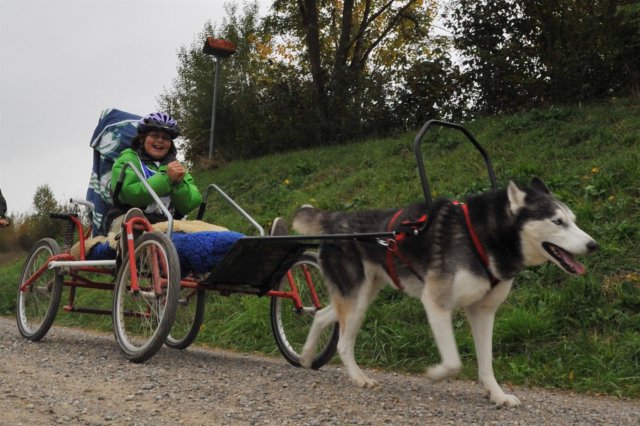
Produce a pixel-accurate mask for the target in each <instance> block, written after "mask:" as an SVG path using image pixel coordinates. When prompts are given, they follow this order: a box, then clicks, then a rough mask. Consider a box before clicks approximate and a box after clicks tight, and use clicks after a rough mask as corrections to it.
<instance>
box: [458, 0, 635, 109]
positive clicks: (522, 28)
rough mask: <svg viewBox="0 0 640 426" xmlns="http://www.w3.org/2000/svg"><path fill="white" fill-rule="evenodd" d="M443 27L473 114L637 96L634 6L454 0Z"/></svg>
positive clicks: (585, 0) (624, 0) (566, 0)
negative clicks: (458, 55) (460, 61)
mask: <svg viewBox="0 0 640 426" xmlns="http://www.w3.org/2000/svg"><path fill="white" fill-rule="evenodd" d="M448 24H449V26H450V28H451V29H452V31H453V33H454V45H455V46H456V47H457V48H458V49H459V50H460V51H461V52H462V55H463V57H464V64H465V65H466V72H465V76H466V77H467V80H466V82H467V85H466V87H467V90H468V91H471V92H474V93H475V94H476V95H477V96H476V97H475V102H474V104H473V108H474V110H475V111H476V112H479V113H482V114H487V113H489V114H491V113H504V112H509V111H516V110H518V109H519V108H523V107H525V108H527V107H530V106H531V105H540V104H549V103H553V104H559V103H568V102H570V103H574V102H580V101H585V100H590V99H602V98H606V97H609V96H612V95H622V96H627V95H632V94H635V95H637V94H638V93H640V60H639V59H638V55H637V54H636V53H635V52H637V51H638V49H640V6H639V5H638V3H637V1H635V0H605V1H597V2H594V1H590V0H580V1H574V0H561V1H558V0H536V1H527V2H521V1H515V0H496V1H491V2H476V1H472V0H457V1H455V2H454V3H453V8H452V11H451V14H450V16H449V19H448Z"/></svg>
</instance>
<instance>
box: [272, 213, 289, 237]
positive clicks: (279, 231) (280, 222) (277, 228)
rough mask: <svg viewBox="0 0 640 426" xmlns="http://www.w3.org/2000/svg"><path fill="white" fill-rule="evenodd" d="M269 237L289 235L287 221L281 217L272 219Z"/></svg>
mask: <svg viewBox="0 0 640 426" xmlns="http://www.w3.org/2000/svg"><path fill="white" fill-rule="evenodd" d="M269 235H270V236H272V237H273V236H276V235H289V227H288V226H287V221H286V220H284V218H282V217H276V218H275V219H273V223H272V224H271V231H270V232H269Z"/></svg>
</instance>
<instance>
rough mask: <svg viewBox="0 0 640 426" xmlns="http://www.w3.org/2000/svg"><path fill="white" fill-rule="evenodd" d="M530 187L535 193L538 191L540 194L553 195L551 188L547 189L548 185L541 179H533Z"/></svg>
mask: <svg viewBox="0 0 640 426" xmlns="http://www.w3.org/2000/svg"><path fill="white" fill-rule="evenodd" d="M529 186H530V187H531V189H533V190H534V191H538V192H542V193H543V194H549V195H551V191H549V188H547V185H546V184H545V183H544V182H543V181H542V179H540V178H537V177H534V178H533V179H531V182H530V183H529Z"/></svg>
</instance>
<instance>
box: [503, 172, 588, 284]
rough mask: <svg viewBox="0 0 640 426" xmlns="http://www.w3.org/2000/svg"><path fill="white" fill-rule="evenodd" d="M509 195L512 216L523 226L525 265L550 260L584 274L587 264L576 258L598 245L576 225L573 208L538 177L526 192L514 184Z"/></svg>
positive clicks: (569, 269) (570, 270)
mask: <svg viewBox="0 0 640 426" xmlns="http://www.w3.org/2000/svg"><path fill="white" fill-rule="evenodd" d="M507 195H508V198H509V210H510V213H511V214H512V215H514V216H515V220H516V223H517V224H518V225H519V231H520V241H521V243H522V250H523V256H524V263H525V265H526V266H532V265H539V264H541V263H544V262H546V261H547V260H550V261H552V262H553V263H555V264H556V265H558V266H559V267H560V268H561V269H562V270H564V271H565V272H568V273H569V274H575V275H582V274H584V273H585V268H584V265H583V264H582V263H580V262H578V261H577V260H576V259H575V255H580V254H587V253H591V252H593V251H595V250H596V248H597V244H596V242H595V241H594V239H593V238H591V236H589V234H587V233H586V232H584V231H583V230H582V229H580V228H579V227H578V226H577V225H576V223H575V215H574V214H573V212H572V211H571V210H570V209H569V207H567V206H566V205H565V204H564V203H562V202H560V201H559V200H557V199H556V198H555V197H554V196H553V195H552V194H551V192H550V191H549V189H548V188H547V186H546V185H545V183H544V182H543V181H542V180H540V179H538V178H534V179H533V180H531V183H530V184H529V186H528V187H526V188H524V189H520V188H519V187H518V186H517V185H516V184H515V183H513V182H510V183H509V187H508V188H507Z"/></svg>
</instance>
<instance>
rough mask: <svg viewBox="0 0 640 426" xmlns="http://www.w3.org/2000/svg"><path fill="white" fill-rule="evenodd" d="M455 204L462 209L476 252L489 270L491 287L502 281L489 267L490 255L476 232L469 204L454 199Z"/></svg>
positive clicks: (486, 269)
mask: <svg viewBox="0 0 640 426" xmlns="http://www.w3.org/2000/svg"><path fill="white" fill-rule="evenodd" d="M453 204H454V205H456V206H458V207H460V208H461V209H462V214H463V215H464V220H465V222H466V224H467V230H468V231H469V236H470V237H471V241H473V246H474V247H475V248H476V252H477V253H478V256H479V257H480V260H482V264H483V265H484V269H485V271H487V275H488V276H489V281H490V282H491V287H494V286H495V285H497V284H498V283H499V282H500V280H499V279H498V278H496V276H495V275H493V273H492V272H491V268H490V267H489V256H487V252H486V251H485V249H484V247H483V246H482V243H481V242H480V238H478V234H476V230H475V228H474V227H473V223H472V222H471V214H469V206H468V205H466V204H465V203H461V202H459V201H454V202H453Z"/></svg>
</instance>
